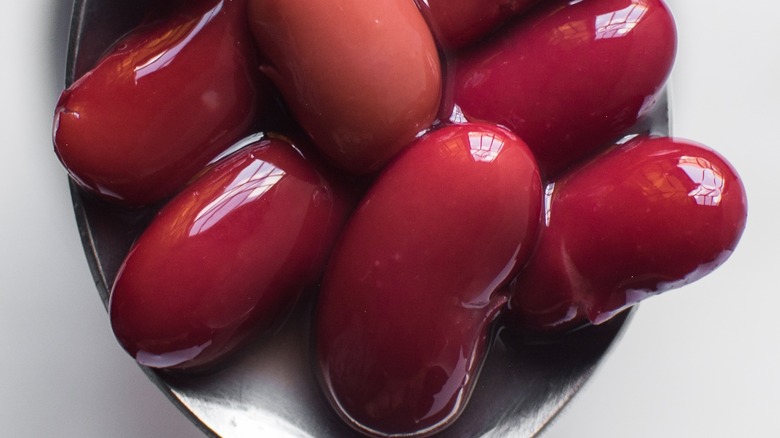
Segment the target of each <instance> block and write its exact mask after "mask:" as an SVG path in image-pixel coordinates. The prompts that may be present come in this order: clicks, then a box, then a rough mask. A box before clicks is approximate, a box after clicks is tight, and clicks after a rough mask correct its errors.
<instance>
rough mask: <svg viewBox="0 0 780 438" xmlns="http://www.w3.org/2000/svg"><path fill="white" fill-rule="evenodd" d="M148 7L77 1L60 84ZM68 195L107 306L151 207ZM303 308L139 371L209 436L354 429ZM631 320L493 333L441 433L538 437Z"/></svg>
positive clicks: (651, 122) (657, 118) (117, 0)
mask: <svg viewBox="0 0 780 438" xmlns="http://www.w3.org/2000/svg"><path fill="white" fill-rule="evenodd" d="M151 4H152V1H151V0H143V1H139V0H75V2H74V9H73V16H72V23H71V33H70V42H69V49H68V56H67V73H66V84H68V85H69V84H71V83H72V82H73V81H74V80H75V79H76V78H78V77H79V76H80V75H82V74H84V73H85V72H86V71H87V70H88V69H89V68H91V67H92V66H93V65H94V63H95V62H96V60H97V59H98V57H99V56H100V55H101V53H103V51H104V50H105V49H106V48H107V47H108V46H109V45H110V44H111V43H112V42H113V41H115V40H116V39H117V38H118V37H119V36H121V35H122V34H124V33H125V32H127V31H128V30H129V29H131V28H132V26H133V25H135V24H136V23H137V22H138V21H139V20H140V18H141V17H142V15H143V12H144V11H145V10H146V9H147V7H148V5H151ZM641 128H642V130H646V129H649V130H650V131H651V132H652V133H656V134H665V133H668V132H669V117H668V104H667V101H666V98H665V97H664V99H663V100H662V101H661V102H659V104H658V105H657V107H656V110H655V111H654V113H653V114H651V115H650V116H649V117H648V118H647V120H646V121H645V122H644V126H643V127H641ZM71 194H72V199H73V206H74V210H75V214H76V218H77V222H78V227H79V231H80V233H81V238H82V242H83V246H84V249H85V252H86V255H87V259H88V261H89V265H90V268H91V270H92V274H93V277H94V279H95V283H96V285H97V289H98V292H99V294H100V298H101V299H102V300H103V303H104V304H106V305H107V303H108V294H109V291H110V289H111V285H112V283H113V281H114V278H115V276H116V272H117V269H118V268H119V265H120V264H121V262H122V260H123V258H124V256H125V254H126V253H127V251H128V249H129V247H130V245H131V244H132V242H133V240H134V239H135V238H136V237H137V236H138V234H139V233H140V232H141V231H142V230H143V228H144V226H145V224H146V223H147V222H148V220H149V218H150V217H151V215H152V214H153V213H154V212H153V211H125V210H122V209H120V208H117V207H113V206H110V205H107V204H104V203H102V202H100V201H97V200H95V199H93V198H91V197H90V196H89V195H87V194H86V193H84V192H82V191H81V190H80V189H79V188H78V187H77V186H76V185H75V184H73V183H72V182H71ZM308 311H309V308H308V306H307V303H303V304H302V305H301V306H300V308H299V309H298V311H297V312H296V313H295V314H294V315H293V316H292V317H291V318H290V319H289V320H288V321H287V323H286V324H285V326H284V327H283V328H282V330H281V331H280V332H279V333H278V334H277V335H276V336H275V337H273V339H271V340H265V341H263V342H260V343H257V344H255V345H250V346H248V348H246V350H245V351H244V352H243V354H242V355H241V356H240V357H237V358H235V360H234V361H233V362H231V363H230V364H229V365H228V366H227V367H226V368H224V369H222V370H221V371H219V372H217V373H216V374H210V375H204V376H197V377H181V376H174V375H170V374H166V373H162V372H159V371H155V370H151V369H144V371H145V372H146V374H147V375H148V376H149V378H150V379H151V381H152V382H154V383H155V384H156V385H157V386H158V387H159V388H160V390H161V391H163V392H164V393H165V394H166V395H167V396H168V397H169V398H170V400H171V401H172V402H173V403H174V404H176V405H177V406H178V407H179V408H180V409H181V411H182V412H183V413H184V414H186V415H187V416H188V417H189V418H190V419H191V420H192V421H193V422H195V424H197V425H198V426H199V427H200V428H201V429H202V430H203V431H204V432H205V433H206V435H208V436H214V437H221V438H235V437H243V436H279V437H340V438H341V437H352V436H357V433H356V432H354V431H352V429H350V428H349V427H348V426H346V425H344V424H343V423H342V422H341V421H340V419H339V418H338V416H337V415H336V414H335V413H334V412H333V411H332V409H331V408H330V406H329V405H328V403H327V401H326V400H325V398H324V397H323V396H322V395H321V394H320V392H319V388H318V384H317V381H316V379H315V376H314V373H313V371H312V366H311V364H312V359H311V357H310V353H311V352H310V348H309V342H308V340H309V328H308V323H307V321H308V319H309V318H308ZM627 317H628V314H624V315H622V316H621V317H618V318H616V319H615V320H613V321H611V322H610V323H607V324H605V325H602V326H599V327H593V328H591V329H587V330H582V331H580V332H578V333H576V334H574V335H572V336H571V337H570V338H569V339H567V340H565V341H564V342H562V343H559V344H554V345H544V346H528V347H523V348H521V349H518V348H517V347H514V348H509V347H508V346H507V345H506V344H505V343H504V341H503V340H502V338H501V336H498V337H497V340H496V341H495V343H494V345H493V347H492V350H491V352H490V355H489V357H488V359H487V361H486V363H485V365H484V367H483V369H482V373H481V375H480V379H479V383H478V386H477V388H476V389H475V391H474V394H473V395H472V397H471V400H470V402H469V405H468V407H467V408H466V410H465V412H464V413H463V415H462V416H461V417H460V419H458V420H457V421H456V422H455V423H454V424H453V425H452V426H451V427H449V428H448V429H446V430H445V431H444V432H442V433H441V435H440V436H441V437H506V436H512V437H524V436H534V435H537V434H538V433H539V432H540V431H541V430H542V429H543V428H544V427H545V426H546V425H547V424H549V422H550V421H551V420H552V418H553V417H554V416H555V415H556V414H557V413H558V412H559V411H560V410H561V409H562V408H563V406H564V405H565V404H566V403H567V402H568V401H569V400H570V399H571V397H572V396H574V394H575V393H576V392H577V391H578V390H579V389H580V388H581V387H582V385H583V384H584V383H585V381H586V380H587V379H588V378H589V377H590V376H591V374H592V373H593V371H594V369H595V367H596V366H597V365H598V363H599V361H600V360H601V359H602V358H603V357H604V355H605V353H606V352H607V351H608V349H609V348H610V347H611V346H612V345H613V344H614V343H615V341H616V339H617V337H618V335H619V334H620V332H621V330H622V329H623V328H624V327H625V325H626V320H627ZM269 434H270V435H269Z"/></svg>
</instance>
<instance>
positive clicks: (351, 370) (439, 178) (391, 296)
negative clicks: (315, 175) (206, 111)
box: [316, 124, 542, 436]
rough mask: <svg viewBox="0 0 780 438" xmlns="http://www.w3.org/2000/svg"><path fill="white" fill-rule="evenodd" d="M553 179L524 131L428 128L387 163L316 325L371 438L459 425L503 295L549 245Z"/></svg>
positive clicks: (338, 394) (345, 405) (327, 285)
mask: <svg viewBox="0 0 780 438" xmlns="http://www.w3.org/2000/svg"><path fill="white" fill-rule="evenodd" d="M541 204H542V202H541V181H540V177H539V173H538V171H537V168H536V163H535V161H534V160H533V157H532V156H531V154H530V152H529V151H528V149H527V148H526V146H525V144H524V143H523V142H522V141H521V140H520V139H519V138H517V137H516V136H515V135H514V134H512V133H510V132H509V131H506V130H504V129H502V128H498V127H495V126H493V125H486V124H465V125H454V126H448V127H444V128H441V129H439V130H436V131H433V132H431V133H428V134H427V135H425V136H424V137H422V138H421V139H420V140H418V141H417V142H416V143H414V144H413V145H412V146H410V147H409V148H408V149H407V150H406V151H405V152H403V153H402V154H401V155H400V156H399V157H398V158H397V159H396V160H395V161H394V162H393V163H391V164H390V165H389V167H388V168H386V169H385V170H384V171H383V172H382V173H381V175H380V176H379V178H378V180H377V181H376V182H375V184H374V185H373V186H372V188H371V189H370V190H369V192H368V194H367V195H366V197H365V198H364V199H363V201H362V202H361V204H360V206H359V207H358V210H357V211H356V212H355V213H354V214H353V216H352V217H351V219H350V222H349V223H348V225H347V227H346V229H345V232H344V234H343V235H342V237H341V239H340V242H339V245H338V246H337V249H336V250H335V251H334V255H333V257H332V259H331V262H330V263H329V267H328V270H327V271H326V276H325V279H324V281H323V285H322V289H321V295H320V300H319V303H318V308H317V309H318V313H317V321H316V342H317V351H318V360H319V365H320V369H321V372H322V382H323V385H324V389H325V392H326V394H327V395H328V397H329V398H330V400H331V401H332V403H333V406H334V407H335V408H336V410H337V411H338V412H339V413H340V414H341V415H342V417H344V418H345V419H346V420H347V422H348V423H349V424H351V425H352V426H353V427H355V428H357V429H358V430H360V431H362V432H364V433H367V434H369V435H377V436H384V435H385V434H388V435H389V434H399V435H400V434H410V436H411V435H414V436H423V435H427V434H430V433H432V432H433V431H436V430H439V429H441V428H443V427H445V426H446V425H448V424H449V423H450V422H451V421H453V420H454V419H455V418H456V417H457V416H458V414H459V413H460V412H461V410H462V409H463V407H464V405H465V401H466V399H467V398H468V396H469V394H470V392H471V390H472V388H473V387H474V382H475V381H476V377H477V376H476V373H477V370H478V369H479V367H480V364H481V363H482V360H483V358H484V356H485V350H486V347H487V343H488V335H489V330H490V326H491V322H492V321H493V319H494V318H495V316H496V314H497V311H498V309H499V308H500V307H502V306H503V305H504V304H505V302H506V296H505V295H504V294H502V293H499V292H497V289H498V288H499V287H500V286H501V285H502V284H505V282H506V281H507V280H508V279H509V278H510V277H511V275H512V273H513V272H516V271H517V270H518V269H519V267H520V265H522V264H523V263H524V261H525V260H526V257H527V255H528V254H529V252H530V250H531V248H532V247H533V245H534V243H535V241H536V231H537V228H538V226H539V219H540V213H541Z"/></svg>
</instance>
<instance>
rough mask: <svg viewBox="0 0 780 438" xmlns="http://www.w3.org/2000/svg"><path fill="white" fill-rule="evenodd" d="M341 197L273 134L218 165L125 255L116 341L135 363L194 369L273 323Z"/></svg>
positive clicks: (325, 238)
mask: <svg viewBox="0 0 780 438" xmlns="http://www.w3.org/2000/svg"><path fill="white" fill-rule="evenodd" d="M348 201H349V197H348V196H346V195H345V192H344V190H343V189H341V188H339V186H338V185H334V184H332V183H331V182H329V180H327V179H325V177H324V176H323V174H322V173H320V172H319V171H317V170H316V168H315V167H314V166H313V165H312V163H311V162H308V161H307V160H306V159H304V158H303V156H301V155H300V153H299V152H298V151H297V150H296V149H295V148H294V147H293V146H292V145H291V144H290V143H288V142H286V141H284V140H281V139H275V138H268V139H264V140H262V141H260V142H258V143H257V144H254V145H253V146H251V147H247V148H244V149H241V150H239V151H238V152H236V153H235V154H234V155H231V156H229V157H228V158H225V159H224V160H222V161H220V162H218V163H217V164H216V165H214V166H213V167H212V168H210V169H209V170H208V171H206V172H205V173H204V174H203V175H201V176H200V177H199V178H198V179H197V180H196V181H195V182H193V183H192V184H191V185H190V186H188V187H187V188H186V189H185V190H184V191H182V192H181V193H180V194H179V195H177V196H176V197H175V198H173V200H171V201H170V202H169V203H168V204H167V205H166V206H165V207H164V208H163V209H162V210H161V211H160V213H159V214H158V215H157V216H156V218H155V219H154V220H153V222H152V223H151V224H150V225H149V227H148V229H146V230H145V231H144V233H143V234H142V235H141V237H140V238H139V240H138V241H137V242H136V244H135V245H134V246H133V248H132V249H131V251H130V253H129V255H128V256H127V259H126V260H125V262H124V264H123V265H122V267H121V269H120V271H119V274H118V276H117V279H116V283H115V284H114V287H113V290H112V292H111V300H110V316H111V325H112V328H113V329H114V333H115V335H116V337H117V339H118V340H119V342H120V343H121V344H122V346H123V347H124V348H125V349H126V350H127V351H128V352H129V353H130V354H131V355H132V356H133V357H135V358H136V360H137V361H138V362H139V363H140V364H142V365H145V366H149V367H154V368H168V369H179V370H185V369H202V368H203V367H206V366H209V365H212V364H213V363H215V362H216V361H218V360H219V359H221V358H223V357H224V356H226V355H227V354H228V353H230V352H231V351H233V350H234V349H235V348H236V347H237V346H238V345H241V344H242V343H243V342H244V341H246V340H247V339H248V338H249V337H250V336H253V335H256V334H257V333H258V332H260V333H262V332H263V331H266V332H267V331H269V330H271V329H273V328H274V327H275V326H276V325H277V324H278V322H279V321H280V320H281V319H283V318H284V316H285V315H287V313H288V311H289V310H290V309H291V307H292V306H293V304H294V303H295V302H296V300H297V299H298V297H299V295H300V293H301V290H302V289H303V288H304V287H305V286H307V285H308V286H311V285H312V284H314V283H315V282H316V281H317V280H318V278H319V274H320V273H321V272H322V270H323V266H324V264H325V259H326V256H327V254H329V252H330V249H331V247H332V244H333V243H334V241H335V239H336V236H337V233H338V232H339V231H340V229H341V226H342V223H343V222H344V221H345V220H346V217H347V215H348V210H349V208H348V206H349V205H351V204H350V203H349V202H348Z"/></svg>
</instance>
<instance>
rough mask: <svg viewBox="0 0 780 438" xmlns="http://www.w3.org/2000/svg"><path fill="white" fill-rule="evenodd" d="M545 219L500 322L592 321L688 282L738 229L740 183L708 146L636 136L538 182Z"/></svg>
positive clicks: (727, 246)
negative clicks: (549, 181) (543, 190)
mask: <svg viewBox="0 0 780 438" xmlns="http://www.w3.org/2000/svg"><path fill="white" fill-rule="evenodd" d="M547 204H548V207H547V212H546V214H547V221H546V225H545V226H544V227H543V228H542V231H541V239H540V242H539V246H538V248H537V249H536V252H535V254H534V255H533V257H532V258H531V261H530V262H529V264H528V266H527V267H526V268H525V269H524V270H523V272H522V273H521V275H520V276H519V277H518V278H517V280H516V281H515V282H513V284H512V287H511V289H512V293H513V297H512V300H511V303H510V308H511V311H510V313H509V320H510V324H511V325H514V326H515V327H520V328H521V329H523V330H528V331H535V332H556V331H557V332H560V331H566V330H570V329H573V328H576V327H578V326H581V325H583V324H589V323H596V324H598V323H601V322H604V321H605V320H607V319H609V318H610V317H611V316H613V315H614V314H616V313H617V312H619V311H621V310H623V309H625V308H626V307H628V306H631V305H633V304H635V303H637V302H639V301H640V300H642V299H644V298H646V297H649V296H652V295H656V294H658V293H661V292H663V291H666V290H669V289H672V288H675V287H679V286H682V285H685V284H688V283H690V282H692V281H695V280H697V279H699V278H701V277H703V276H704V275H706V274H708V273H709V272H710V271H712V270H713V269H715V268H716V267H717V266H719V265H720V264H721V263H723V262H724V261H725V260H726V259H727V258H728V257H729V256H730V255H731V253H732V251H734V248H735V247H736V245H737V242H738V241H739V238H740V236H741V235H742V230H743V229H744V227H745V220H746V215H747V203H746V197H745V191H744V188H743V186H742V184H741V182H740V179H739V177H738V175H737V174H736V172H735V171H734V170H733V169H732V167H731V165H730V164H729V163H727V162H726V161H725V160H724V159H723V158H722V157H720V156H719V155H717V154H716V153H715V152H714V151H712V150H710V149H708V148H706V147H704V146H702V145H698V144H695V143H691V142H688V141H683V140H674V139H670V138H648V137H638V138H636V139H634V140H631V141H629V142H628V143H626V144H623V145H619V146H617V147H615V148H614V149H612V150H609V151H607V152H606V153H604V154H602V155H600V156H598V157H597V158H596V159H594V160H593V161H590V162H588V163H587V164H585V165H584V166H582V167H581V168H578V169H576V170H574V171H572V172H571V173H569V174H567V175H564V176H563V177H561V178H560V179H559V180H557V181H556V182H555V183H554V185H553V186H549V187H548V202H547Z"/></svg>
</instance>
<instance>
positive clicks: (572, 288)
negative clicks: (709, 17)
mask: <svg viewBox="0 0 780 438" xmlns="http://www.w3.org/2000/svg"><path fill="white" fill-rule="evenodd" d="M163 3H165V5H164V6H159V7H158V9H155V10H153V11H149V15H148V18H147V19H146V20H145V21H144V23H143V24H141V25H140V26H139V27H138V28H137V29H135V30H134V31H132V32H131V33H130V34H128V35H126V36H125V37H123V38H122V39H121V40H120V41H118V42H117V43H116V44H115V45H114V46H113V47H112V48H111V49H110V50H109V51H108V52H107V53H106V54H105V56H104V57H103V58H102V59H101V60H100V61H99V63H98V64H97V65H96V66H95V67H94V69H93V70H91V71H90V72H89V73H87V74H85V75H84V76H83V77H81V78H80V79H78V80H77V81H76V82H75V83H74V84H73V85H72V86H71V87H69V88H68V89H67V90H65V91H64V92H63V94H62V97H61V99H60V101H59V103H58V105H57V109H56V115H55V122H54V143H55V149H56V152H57V154H58V156H59V157H60V159H61V161H62V163H63V164H64V166H65V167H66V168H67V170H68V171H69V173H70V175H71V176H72V178H73V179H74V180H75V181H76V182H77V183H78V184H79V185H80V186H81V187H83V188H84V189H85V190H87V191H89V192H92V193H94V194H95V195H96V196H98V197H101V198H104V199H105V200H106V202H110V203H117V204H121V205H124V206H127V207H138V206H146V205H159V206H161V209H160V210H159V213H158V214H157V216H156V217H155V218H154V220H153V221H152V222H151V224H150V225H149V226H148V228H147V229H146V230H145V231H144V233H143V234H142V235H141V236H140V238H139V239H138V240H137V241H136V242H135V244H134V245H133V247H132V249H131V251H130V253H129V254H128V256H127V258H126V260H125V262H124V264H123V265H122V267H121V269H120V271H119V274H118V276H117V278H116V282H115V284H114V287H113V290H112V291H111V298H110V309H109V310H110V318H111V324H112V328H113V330H114V332H115V334H116V337H117V339H118V340H119V342H120V343H121V344H122V346H123V347H124V348H125V349H126V350H127V351H128V352H129V353H130V354H131V355H132V356H133V357H135V359H136V360H137V361H138V362H139V363H141V364H143V365H146V366H150V367H155V368H164V369H170V370H176V371H192V370H198V371H202V370H204V369H208V368H210V367H213V366H214V365H215V364H217V363H220V361H221V360H222V359H223V358H224V357H225V356H226V355H228V354H229V353H231V352H233V351H235V350H236V349H238V348H239V347H240V346H241V345H242V344H244V343H245V342H246V341H247V340H248V339H250V338H253V337H256V336H260V335H262V334H263V333H268V332H269V331H271V330H273V329H274V328H276V327H278V325H279V324H280V323H281V321H283V320H284V318H285V316H286V315H287V313H288V312H289V311H290V310H291V309H292V307H293V306H294V304H295V303H296V301H297V300H298V299H299V297H300V295H301V293H302V291H304V290H315V291H316V293H317V294H318V295H317V304H316V309H315V315H314V320H315V322H314V324H313V329H314V336H313V340H314V343H315V347H314V348H315V351H316V353H315V354H316V362H317V365H318V370H319V375H320V381H321V382H322V387H323V390H324V393H325V395H326V397H327V398H328V399H329V400H330V402H331V403H332V405H333V407H334V409H335V410H336V411H337V412H338V413H339V415H341V417H342V418H344V420H345V421H347V422H348V423H349V424H350V425H351V426H353V427H354V428H356V429H357V430H359V431H361V432H363V433H365V434H368V435H374V436H390V435H404V436H411V435H415V436H423V435H428V434H431V433H434V432H437V431H439V430H441V429H442V428H444V427H446V426H447V425H448V424H450V423H451V422H452V421H453V420H454V419H455V418H457V416H458V415H459V413H460V412H461V411H462V410H463V408H464V406H465V401H466V400H467V399H468V396H469V394H470V392H471V390H472V388H474V386H475V382H476V381H477V377H478V375H477V374H478V370H479V368H480V365H481V364H482V362H483V360H484V358H485V355H486V350H487V345H489V337H490V336H491V333H492V331H491V328H492V327H493V326H494V325H495V324H501V325H503V326H506V327H507V328H508V329H510V330H513V331H515V332H517V333H521V334H523V333H526V334H533V335H534V336H545V335H553V334H560V333H564V332H569V331H573V330H575V329H579V328H581V327H583V326H587V325H590V324H599V323H602V322H604V321H606V320H607V319H609V318H610V317H612V316H613V315H615V314H616V313H618V312H620V311H621V310H623V309H625V308H627V307H628V306H631V305H633V304H635V303H637V302H638V301H640V300H641V299H643V298H645V297H648V296H650V295H654V294H657V293H660V292H662V291H665V290H667V289H670V288H673V287H678V286H681V285H683V284H686V283H689V282H691V281H694V280H696V279H698V278H700V277H702V276H703V275H705V274H707V273H708V272H710V271H711V270H713V269H714V268H716V267H717V266H718V265H720V264H721V263H722V262H723V261H724V260H725V259H726V258H727V257H728V256H729V255H730V254H731V252H732V251H733V250H734V248H735V246H736V244H737V241H738V240H739V237H740V235H741V233H742V230H743V228H744V225H745V218H746V199H745V192H744V189H743V187H742V185H741V182H740V180H739V177H738V176H737V174H736V173H735V171H734V170H733V169H732V167H731V166H730V165H729V164H728V163H727V162H726V161H725V160H724V159H723V158H722V157H720V156H719V155H718V154H717V153H715V152H714V151H712V150H710V149H708V148H707V147H705V146H702V145H699V144H696V143H693V142H689V141H683V140H679V139H673V138H664V137H651V136H649V135H648V133H647V132H645V131H646V128H641V127H642V126H643V124H642V121H643V120H644V118H645V117H646V115H647V114H648V113H649V112H650V111H651V110H652V109H653V107H654V105H655V104H656V102H657V100H658V99H659V98H660V96H661V93H662V92H663V88H664V84H665V81H666V79H667V77H668V76H669V73H670V70H671V68H672V64H673V59H674V56H675V50H676V34H675V26H674V22H673V20H672V17H671V15H670V13H669V10H668V8H667V7H666V5H664V4H663V2H662V1H661V0H579V1H576V0H458V1H455V0H420V1H417V2H415V1H414V0H371V1H365V0H334V1H327V2H325V1H311V0H197V1H169V2H163ZM252 134H254V135H252ZM247 139H248V140H247ZM236 144H238V145H240V146H241V147H236V146H234V145H236Z"/></svg>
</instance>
